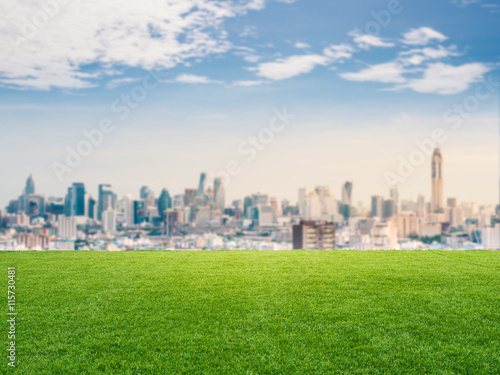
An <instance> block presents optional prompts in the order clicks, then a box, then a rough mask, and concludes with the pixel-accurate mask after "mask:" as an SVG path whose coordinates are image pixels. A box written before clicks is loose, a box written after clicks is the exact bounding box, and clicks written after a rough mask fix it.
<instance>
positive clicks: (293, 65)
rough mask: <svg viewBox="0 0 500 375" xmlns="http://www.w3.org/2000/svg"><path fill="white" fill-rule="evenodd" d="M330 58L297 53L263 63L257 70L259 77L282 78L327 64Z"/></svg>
mask: <svg viewBox="0 0 500 375" xmlns="http://www.w3.org/2000/svg"><path fill="white" fill-rule="evenodd" d="M328 61H329V59H328V58H327V57H325V56H323V55H296V56H290V57H287V58H285V59H279V60H276V61H273V62H267V63H262V64H259V65H258V66H257V68H251V70H256V71H257V75H258V76H259V77H264V78H269V79H272V80H281V79H286V78H291V77H295V76H297V75H300V74H304V73H309V72H310V71H311V70H313V69H314V68H315V67H316V66H317V65H327V64H328Z"/></svg>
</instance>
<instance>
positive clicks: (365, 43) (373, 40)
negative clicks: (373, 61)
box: [349, 30, 394, 50]
mask: <svg viewBox="0 0 500 375" xmlns="http://www.w3.org/2000/svg"><path fill="white" fill-rule="evenodd" d="M349 35H350V36H352V37H353V40H354V43H356V45H357V46H358V47H359V48H362V49H365V50H368V49H370V48H371V47H385V48H388V47H394V43H389V42H384V41H383V40H382V39H381V38H379V37H377V36H374V35H369V34H360V33H359V32H358V31H356V30H354V31H351V32H350V33H349Z"/></svg>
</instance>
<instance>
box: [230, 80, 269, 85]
mask: <svg viewBox="0 0 500 375" xmlns="http://www.w3.org/2000/svg"><path fill="white" fill-rule="evenodd" d="M264 83H267V81H263V80H257V81H251V80H249V81H234V82H233V83H232V86H244V87H249V86H258V85H262V84H264Z"/></svg>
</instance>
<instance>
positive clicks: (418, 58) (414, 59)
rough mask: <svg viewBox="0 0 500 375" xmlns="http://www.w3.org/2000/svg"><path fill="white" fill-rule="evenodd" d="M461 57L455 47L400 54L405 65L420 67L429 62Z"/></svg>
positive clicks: (422, 49)
mask: <svg viewBox="0 0 500 375" xmlns="http://www.w3.org/2000/svg"><path fill="white" fill-rule="evenodd" d="M459 55H460V54H459V53H458V52H457V51H456V47H455V46H451V47H449V48H446V47H443V46H438V47H437V48H433V47H425V48H417V49H411V50H409V51H403V52H401V53H400V54H399V56H400V57H399V61H401V62H402V63H403V64H405V65H420V64H422V63H423V62H424V61H427V60H437V59H443V58H446V57H450V56H459Z"/></svg>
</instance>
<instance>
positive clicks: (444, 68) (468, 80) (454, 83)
mask: <svg viewBox="0 0 500 375" xmlns="http://www.w3.org/2000/svg"><path fill="white" fill-rule="evenodd" d="M490 70H491V69H490V68H489V67H488V66H486V65H484V64H481V63H471V64H464V65H460V66H453V65H448V64H443V63H434V64H430V65H429V66H428V68H427V69H426V70H425V72H424V76H423V77H422V78H418V79H411V80H410V81H408V83H406V84H404V85H400V86H397V88H410V89H412V90H414V91H417V92H420V93H434V94H441V95H450V94H458V93H461V92H463V91H465V90H467V89H468V88H469V86H470V85H471V84H472V83H474V82H477V81H479V80H481V79H482V78H483V75H484V74H486V73H487V72H488V71H490Z"/></svg>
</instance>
